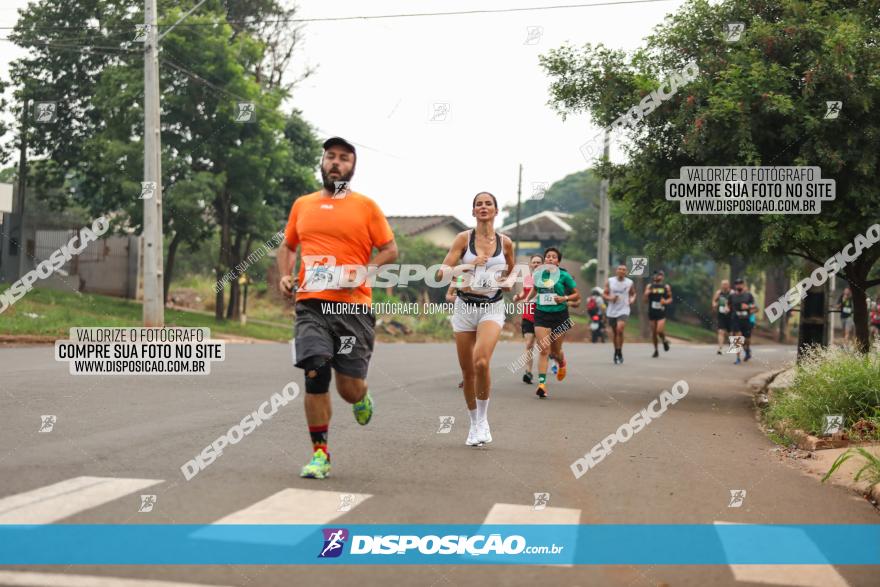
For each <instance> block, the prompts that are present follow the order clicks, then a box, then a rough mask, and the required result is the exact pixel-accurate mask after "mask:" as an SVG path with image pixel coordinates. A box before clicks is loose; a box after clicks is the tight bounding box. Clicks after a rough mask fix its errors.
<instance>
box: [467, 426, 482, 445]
mask: <svg viewBox="0 0 880 587" xmlns="http://www.w3.org/2000/svg"><path fill="white" fill-rule="evenodd" d="M479 430H480V428H479V425H478V424H471V428H470V430H468V437H467V440H465V442H464V443H465V444H466V445H468V446H478V445H480V444H482V443H483V441H482V440H480V437H481V436H482V435H481V434H480V432H479Z"/></svg>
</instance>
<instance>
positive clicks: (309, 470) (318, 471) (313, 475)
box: [299, 448, 330, 479]
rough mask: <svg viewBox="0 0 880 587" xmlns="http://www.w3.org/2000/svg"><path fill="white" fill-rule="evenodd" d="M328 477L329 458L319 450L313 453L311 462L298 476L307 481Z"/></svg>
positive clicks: (322, 450)
mask: <svg viewBox="0 0 880 587" xmlns="http://www.w3.org/2000/svg"><path fill="white" fill-rule="evenodd" d="M328 475H330V457H328V456H327V453H325V452H324V449H321V448H319V449H318V450H316V451H315V454H313V455H312V460H311V461H309V462H308V464H307V465H306V466H304V467H303V468H302V471H300V474H299V476H300V477H306V478H308V479H325V478H326V477H327V476H328Z"/></svg>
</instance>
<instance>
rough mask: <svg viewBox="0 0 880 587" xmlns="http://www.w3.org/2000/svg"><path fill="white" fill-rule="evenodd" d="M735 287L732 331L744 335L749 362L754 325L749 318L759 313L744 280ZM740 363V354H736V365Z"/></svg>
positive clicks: (735, 284) (732, 296) (744, 344)
mask: <svg viewBox="0 0 880 587" xmlns="http://www.w3.org/2000/svg"><path fill="white" fill-rule="evenodd" d="M733 287H734V289H735V290H736V292H735V293H734V294H733V295H731V296H730V311H731V315H730V331H731V332H732V333H733V335H734V336H740V335H742V336H743V337H745V342H744V343H743V350H744V351H745V353H746V356H745V359H744V360H745V361H748V360H749V359H751V358H752V349H751V338H752V323H751V321H750V320H749V316H750V315H752V314H754V313H755V312H756V311H757V308H756V306H755V297H754V296H753V295H752V293H751V292H749V291H746V283H745V281H744V280H743V279H742V278H738V279H737V280H736V281H734V282H733ZM740 362H741V361H740V358H739V353H736V362H735V363H734V364H736V365H739V364H740Z"/></svg>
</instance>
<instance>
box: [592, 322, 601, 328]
mask: <svg viewBox="0 0 880 587" xmlns="http://www.w3.org/2000/svg"><path fill="white" fill-rule="evenodd" d="M590 330H599V323H598V322H591V323H590Z"/></svg>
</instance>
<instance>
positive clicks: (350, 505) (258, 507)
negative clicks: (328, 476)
mask: <svg viewBox="0 0 880 587" xmlns="http://www.w3.org/2000/svg"><path fill="white" fill-rule="evenodd" d="M346 496H351V497H346ZM371 497H373V496H372V495H369V494H366V493H339V492H336V491H317V490H314V489H297V488H289V489H284V490H282V491H279V492H278V493H275V494H274V495H270V496H269V497H267V498H266V499H263V500H261V501H258V502H257V503H255V504H253V505H250V506H248V507H246V508H244V509H242V510H239V511H237V512H233V513H231V514H229V515H227V516H224V517H222V518H220V519H219V520H217V521H216V522H214V523H215V524H315V525H320V524H326V523H327V522H331V521H333V520H335V519H336V518H338V517H340V516H343V515H345V514H346V513H348V512H350V511H352V510H353V509H354V508H356V507H357V506H358V505H360V504H361V503H363V502H364V501H365V500H367V499H369V498H371Z"/></svg>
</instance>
